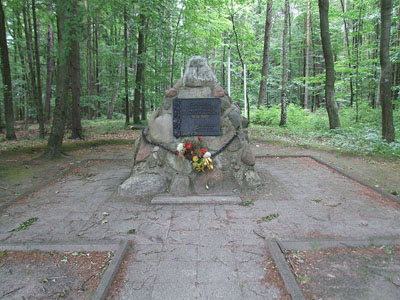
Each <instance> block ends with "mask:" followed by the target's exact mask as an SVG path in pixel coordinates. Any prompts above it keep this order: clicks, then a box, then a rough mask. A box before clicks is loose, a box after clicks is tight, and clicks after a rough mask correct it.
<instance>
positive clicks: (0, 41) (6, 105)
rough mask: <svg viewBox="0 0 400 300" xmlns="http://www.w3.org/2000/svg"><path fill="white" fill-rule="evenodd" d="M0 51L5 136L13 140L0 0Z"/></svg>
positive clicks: (6, 53) (6, 47) (7, 65)
mask: <svg viewBox="0 0 400 300" xmlns="http://www.w3.org/2000/svg"><path fill="white" fill-rule="evenodd" d="M0 48H1V49H0V51H1V75H2V78H3V86H4V88H3V89H4V113H5V120H6V138H7V139H8V140H14V139H16V138H17V137H16V136H15V131H14V111H13V100H12V84H11V69H10V61H9V57H8V46H7V36H6V17H5V14H4V10H3V3H2V0H0Z"/></svg>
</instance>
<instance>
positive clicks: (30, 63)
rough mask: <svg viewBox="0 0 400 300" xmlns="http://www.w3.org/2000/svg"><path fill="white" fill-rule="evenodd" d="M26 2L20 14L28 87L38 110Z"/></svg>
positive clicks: (30, 29)
mask: <svg viewBox="0 0 400 300" xmlns="http://www.w3.org/2000/svg"><path fill="white" fill-rule="evenodd" d="M25 3H26V6H25V7H23V9H22V14H23V18H24V31H25V42H26V52H27V55H28V66H29V77H30V87H31V92H30V96H31V99H33V100H34V103H35V107H36V110H38V107H37V97H36V92H37V89H36V75H35V71H34V66H33V49H32V28H31V27H32V26H31V24H30V23H31V21H30V17H29V10H27V7H29V6H28V3H27V2H25Z"/></svg>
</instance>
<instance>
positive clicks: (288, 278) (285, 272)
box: [266, 240, 306, 300]
mask: <svg viewBox="0 0 400 300" xmlns="http://www.w3.org/2000/svg"><path fill="white" fill-rule="evenodd" d="M266 243H267V246H268V249H269V252H270V253H271V256H272V259H273V260H274V262H275V264H276V267H277V268H278V271H279V274H280V275H281V277H282V279H283V282H284V284H285V288H286V291H287V292H288V294H289V295H290V296H291V298H292V300H306V298H304V295H303V293H302V292H301V289H300V287H299V286H298V284H297V282H296V279H295V278H294V275H293V273H292V272H291V271H290V269H289V266H288V265H287V263H286V259H285V257H284V256H283V253H282V251H281V249H280V248H279V246H278V242H277V241H275V240H267V241H266Z"/></svg>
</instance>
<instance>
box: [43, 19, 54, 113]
mask: <svg viewBox="0 0 400 300" xmlns="http://www.w3.org/2000/svg"><path fill="white" fill-rule="evenodd" d="M53 39H54V38H53V25H51V23H49V29H48V34H47V79H46V102H45V113H46V120H47V121H50V118H51V114H50V100H51V95H52V89H51V88H52V85H53V64H54V62H53Z"/></svg>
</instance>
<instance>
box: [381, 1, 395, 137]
mask: <svg viewBox="0 0 400 300" xmlns="http://www.w3.org/2000/svg"><path fill="white" fill-rule="evenodd" d="M392 8H393V0H381V20H382V26H381V43H380V54H379V59H380V63H381V78H380V82H379V86H380V100H381V105H382V138H384V139H385V140H386V141H387V142H388V143H391V142H393V141H394V138H395V134H394V125H393V105H392V91H391V88H392V72H393V70H392V63H391V62H390V56H389V51H390V26H391V18H392Z"/></svg>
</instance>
